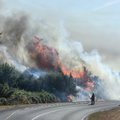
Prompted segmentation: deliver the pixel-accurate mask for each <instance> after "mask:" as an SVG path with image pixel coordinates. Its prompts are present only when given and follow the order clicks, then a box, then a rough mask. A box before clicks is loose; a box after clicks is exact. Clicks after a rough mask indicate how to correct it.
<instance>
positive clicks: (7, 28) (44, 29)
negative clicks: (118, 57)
mask: <svg viewBox="0 0 120 120" xmlns="http://www.w3.org/2000/svg"><path fill="white" fill-rule="evenodd" d="M0 18H1V19H0V21H1V22H0V32H1V35H0V60H1V62H2V61H3V62H7V63H9V64H11V65H14V66H15V67H16V68H18V69H21V71H24V70H26V69H27V67H32V66H34V67H36V66H35V64H34V62H33V61H32V62H31V59H30V56H29V53H28V50H27V46H28V45H29V43H30V42H31V41H32V37H33V35H38V36H39V37H40V38H42V39H43V41H42V42H43V43H44V44H46V45H48V46H50V47H53V48H56V50H57V51H58V53H59V57H60V60H61V61H62V63H64V64H65V65H66V66H67V67H68V68H70V69H72V70H79V71H82V66H83V65H85V66H86V67H87V68H88V69H89V70H90V71H91V72H92V74H93V75H96V76H99V77H100V85H99V88H96V93H97V94H101V96H103V97H105V98H107V99H119V98H120V97H119V93H120V88H119V86H120V75H119V73H118V72H116V71H114V70H112V69H111V68H110V67H109V66H108V65H106V64H105V63H104V62H103V58H102V57H101V55H100V54H99V52H97V50H91V52H87V51H85V49H84V47H83V45H82V43H81V40H73V39H72V38H71V35H70V34H69V33H68V32H67V30H66V28H65V25H64V22H63V21H62V22H60V23H57V24H52V23H45V22H43V21H42V20H40V21H39V22H38V23H37V24H36V22H35V21H29V19H28V18H29V17H28V16H27V15H23V14H21V13H17V14H13V15H12V16H7V17H6V16H2V15H1V16H0ZM111 51H112V50H111ZM80 90H81V91H82V92H83V90H82V88H81V89H80ZM103 90H104V93H103ZM84 94H89V93H88V92H86V93H84Z"/></svg>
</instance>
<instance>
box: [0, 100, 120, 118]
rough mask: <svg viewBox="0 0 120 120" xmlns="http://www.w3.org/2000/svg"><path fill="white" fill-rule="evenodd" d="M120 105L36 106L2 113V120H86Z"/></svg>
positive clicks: (115, 102)
mask: <svg viewBox="0 0 120 120" xmlns="http://www.w3.org/2000/svg"><path fill="white" fill-rule="evenodd" d="M118 105H120V102H118V101H114V102H113V101H107V102H97V103H96V104H95V105H89V104H88V103H71V104H66V103H58V104H45V105H35V106H31V107H24V108H18V109H12V110H4V111H0V120H84V118H85V117H86V116H88V115H89V114H91V113H94V112H96V111H101V110H107V109H111V108H114V107H117V106H118Z"/></svg>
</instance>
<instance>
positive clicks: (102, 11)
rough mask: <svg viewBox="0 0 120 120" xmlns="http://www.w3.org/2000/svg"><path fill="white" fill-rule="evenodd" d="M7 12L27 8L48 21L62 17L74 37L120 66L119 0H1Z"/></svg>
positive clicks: (112, 63)
mask: <svg viewBox="0 0 120 120" xmlns="http://www.w3.org/2000/svg"><path fill="white" fill-rule="evenodd" d="M4 4H5V6H4V8H5V9H6V11H7V12H6V14H8V13H9V12H10V11H14V12H16V10H20V11H26V12H27V13H29V14H31V15H32V16H35V17H37V18H43V19H45V20H47V21H48V22H59V21H60V20H64V22H65V25H66V27H67V29H68V31H69V32H70V33H71V37H72V38H73V39H78V40H80V41H81V42H82V43H83V45H84V47H85V49H86V50H87V51H89V50H92V49H97V50H98V51H99V52H100V54H101V55H103V56H104V60H105V62H106V63H109V64H110V65H111V67H113V68H115V69H119V70H120V47H119V45H120V34H119V33H120V0H4Z"/></svg>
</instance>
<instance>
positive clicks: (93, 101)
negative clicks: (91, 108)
mask: <svg viewBox="0 0 120 120" xmlns="http://www.w3.org/2000/svg"><path fill="white" fill-rule="evenodd" d="M90 99H91V105H94V104H95V94H94V93H93V94H92V96H91V98H90Z"/></svg>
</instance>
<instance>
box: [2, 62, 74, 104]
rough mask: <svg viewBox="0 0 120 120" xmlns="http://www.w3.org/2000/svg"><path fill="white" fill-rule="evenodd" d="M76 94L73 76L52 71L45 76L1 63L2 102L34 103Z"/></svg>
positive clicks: (55, 100) (60, 99)
mask: <svg viewBox="0 0 120 120" xmlns="http://www.w3.org/2000/svg"><path fill="white" fill-rule="evenodd" d="M68 95H74V96H75V95H76V85H75V81H74V80H73V78H72V76H66V75H64V74H63V73H62V71H59V72H58V71H57V72H56V71H52V72H49V73H48V74H46V75H45V76H44V77H39V78H35V77H34V76H33V75H26V74H24V73H21V72H19V71H17V70H16V69H15V67H12V66H10V65H8V64H6V63H5V64H0V104H1V105H2V104H33V103H51V102H58V101H67V96H68Z"/></svg>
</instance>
